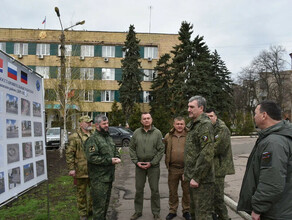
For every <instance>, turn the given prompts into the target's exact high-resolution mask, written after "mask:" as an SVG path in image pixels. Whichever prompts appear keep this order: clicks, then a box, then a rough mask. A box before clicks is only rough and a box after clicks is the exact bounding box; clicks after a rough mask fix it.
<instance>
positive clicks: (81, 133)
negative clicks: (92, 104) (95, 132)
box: [77, 128, 91, 137]
mask: <svg viewBox="0 0 292 220" xmlns="http://www.w3.org/2000/svg"><path fill="white" fill-rule="evenodd" d="M77 132H79V134H80V135H82V136H83V135H86V136H88V137H89V136H90V134H91V131H89V133H88V134H86V133H84V132H83V131H82V129H81V128H79V129H78V130H77Z"/></svg>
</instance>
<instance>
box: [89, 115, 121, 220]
mask: <svg viewBox="0 0 292 220" xmlns="http://www.w3.org/2000/svg"><path fill="white" fill-rule="evenodd" d="M95 126H96V130H95V133H94V134H93V135H92V136H91V137H90V138H88V139H87V141H86V142H85V149H86V151H85V153H86V158H87V162H88V174H89V178H90V184H91V196H92V202H93V207H92V208H93V219H94V220H105V219H106V214H107V210H108V206H109V201H110V196H111V189H112V182H113V181H114V177H115V165H116V164H118V163H120V162H121V160H120V158H119V157H120V155H119V152H118V150H117V149H116V146H115V144H114V142H113V139H112V138H111V137H110V136H109V133H108V127H109V122H108V118H107V117H106V116H105V115H97V116H96V117H95Z"/></svg>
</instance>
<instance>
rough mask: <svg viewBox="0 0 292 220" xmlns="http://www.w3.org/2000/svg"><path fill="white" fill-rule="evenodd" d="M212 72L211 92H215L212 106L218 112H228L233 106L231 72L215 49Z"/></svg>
mask: <svg viewBox="0 0 292 220" xmlns="http://www.w3.org/2000/svg"><path fill="white" fill-rule="evenodd" d="M212 72H213V76H212V79H213V80H212V84H213V88H214V89H213V93H214V94H215V95H214V96H213V97H212V99H211V103H212V107H213V108H215V109H216V111H217V112H219V113H223V112H228V113H229V112H230V109H231V108H232V106H233V97H232V93H233V90H232V80H231V77H230V75H231V72H230V71H229V70H228V69H227V67H226V65H225V63H224V61H222V60H221V57H220V55H219V54H218V53H217V50H215V51H214V52H213V54H212Z"/></svg>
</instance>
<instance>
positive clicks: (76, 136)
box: [66, 115, 92, 220]
mask: <svg viewBox="0 0 292 220" xmlns="http://www.w3.org/2000/svg"><path fill="white" fill-rule="evenodd" d="M91 123H92V119H91V118H90V117H89V116H88V115H85V116H82V117H80V118H79V129H77V130H76V132H74V133H73V134H72V135H70V136H69V146H68V147H67V149H66V161H67V165H68V168H69V175H70V176H72V177H74V179H75V180H76V181H75V184H76V188H77V208H78V213H79V216H80V219H81V220H85V219H87V216H88V215H90V214H92V200H91V197H90V196H89V195H88V193H87V188H89V185H90V183H89V178H88V172H87V160H86V157H85V153H84V143H85V141H86V140H87V138H88V137H90V135H91V130H92V125H91Z"/></svg>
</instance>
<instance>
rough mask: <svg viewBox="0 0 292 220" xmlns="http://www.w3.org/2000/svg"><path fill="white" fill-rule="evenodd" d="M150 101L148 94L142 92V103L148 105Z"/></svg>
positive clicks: (147, 92)
mask: <svg viewBox="0 0 292 220" xmlns="http://www.w3.org/2000/svg"><path fill="white" fill-rule="evenodd" d="M149 101H150V92H149V91H143V103H149Z"/></svg>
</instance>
